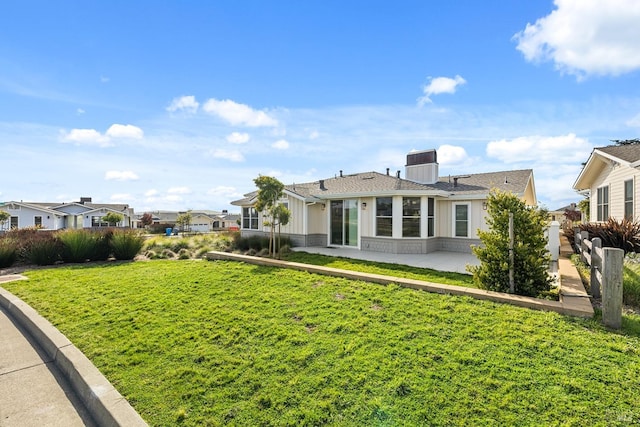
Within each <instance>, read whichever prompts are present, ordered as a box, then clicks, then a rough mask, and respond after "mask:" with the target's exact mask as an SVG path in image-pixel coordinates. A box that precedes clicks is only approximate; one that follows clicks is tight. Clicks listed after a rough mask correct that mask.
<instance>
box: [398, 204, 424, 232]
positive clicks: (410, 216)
mask: <svg viewBox="0 0 640 427" xmlns="http://www.w3.org/2000/svg"><path fill="white" fill-rule="evenodd" d="M402 237H420V197H403V198H402Z"/></svg>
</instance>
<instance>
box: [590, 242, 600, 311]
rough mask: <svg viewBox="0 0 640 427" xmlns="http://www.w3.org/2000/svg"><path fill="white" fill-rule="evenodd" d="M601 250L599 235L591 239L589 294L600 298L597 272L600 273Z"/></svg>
mask: <svg viewBox="0 0 640 427" xmlns="http://www.w3.org/2000/svg"><path fill="white" fill-rule="evenodd" d="M601 250H602V240H600V238H599V237H596V238H594V239H593V240H592V241H591V280H590V282H591V296H592V297H593V298H600V296H601V295H600V280H599V279H600V278H599V277H598V273H602V258H601V256H600V251H601Z"/></svg>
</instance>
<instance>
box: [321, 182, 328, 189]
mask: <svg viewBox="0 0 640 427" xmlns="http://www.w3.org/2000/svg"><path fill="white" fill-rule="evenodd" d="M320 189H321V190H326V189H327V187H325V186H324V179H321V180H320Z"/></svg>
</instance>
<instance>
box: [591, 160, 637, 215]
mask: <svg viewBox="0 0 640 427" xmlns="http://www.w3.org/2000/svg"><path fill="white" fill-rule="evenodd" d="M639 175H640V172H639V171H638V170H637V169H633V168H630V167H627V166H623V165H615V166H608V167H605V168H604V169H603V170H602V172H600V174H599V175H598V177H597V178H596V179H595V180H594V181H593V185H592V187H591V203H590V210H591V216H590V218H591V220H592V221H596V220H597V213H598V210H597V209H598V188H600V187H604V186H606V185H608V186H609V216H611V217H612V218H615V219H617V220H620V219H622V218H624V182H625V181H627V180H629V179H633V180H634V200H633V209H634V217H635V218H638V217H639V216H640V210H639V209H638V200H639V199H638V195H639V193H638V188H637V185H636V184H637V182H638V176H639Z"/></svg>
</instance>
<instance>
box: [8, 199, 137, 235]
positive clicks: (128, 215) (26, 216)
mask: <svg viewBox="0 0 640 427" xmlns="http://www.w3.org/2000/svg"><path fill="white" fill-rule="evenodd" d="M0 210H1V211H5V212H7V213H8V214H9V215H10V216H11V217H10V218H9V219H8V220H7V221H5V222H4V223H2V224H0V230H9V229H13V228H25V227H38V228H43V229H47V230H59V229H63V228H96V227H108V226H109V224H108V223H106V222H105V221H104V220H103V219H102V218H103V217H104V216H105V215H107V214H108V213H109V212H113V213H117V214H119V215H121V216H122V221H120V223H118V224H116V226H117V227H130V226H131V220H132V218H133V216H134V212H133V208H130V207H129V205H126V204H113V203H92V201H91V198H90V197H81V198H80V201H79V202H71V203H59V202H58V203H43V202H28V203H25V202H16V201H10V202H3V203H0Z"/></svg>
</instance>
